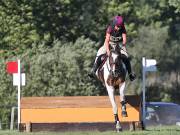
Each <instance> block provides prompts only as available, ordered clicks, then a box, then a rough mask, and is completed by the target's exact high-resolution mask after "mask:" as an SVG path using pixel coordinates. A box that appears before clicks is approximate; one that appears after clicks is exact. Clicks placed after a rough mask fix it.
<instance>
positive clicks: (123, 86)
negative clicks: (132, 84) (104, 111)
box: [119, 82, 128, 117]
mask: <svg viewBox="0 0 180 135" xmlns="http://www.w3.org/2000/svg"><path fill="white" fill-rule="evenodd" d="M125 85H126V83H125V82H123V83H122V84H121V86H120V87H119V93H120V100H121V106H122V107H121V109H122V112H121V114H122V116H123V117H127V116H128V115H127V111H126V101H125V96H124V90H125Z"/></svg>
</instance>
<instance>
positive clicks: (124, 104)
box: [121, 101, 127, 117]
mask: <svg viewBox="0 0 180 135" xmlns="http://www.w3.org/2000/svg"><path fill="white" fill-rule="evenodd" d="M121 106H122V107H121V109H122V112H121V114H122V117H127V111H126V102H125V101H121Z"/></svg>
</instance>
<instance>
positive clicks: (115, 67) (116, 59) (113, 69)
mask: <svg viewBox="0 0 180 135" xmlns="http://www.w3.org/2000/svg"><path fill="white" fill-rule="evenodd" d="M120 62H121V53H120V50H119V49H112V50H111V51H110V56H109V65H110V73H111V75H112V76H113V77H118V73H119V72H118V71H119V65H120Z"/></svg>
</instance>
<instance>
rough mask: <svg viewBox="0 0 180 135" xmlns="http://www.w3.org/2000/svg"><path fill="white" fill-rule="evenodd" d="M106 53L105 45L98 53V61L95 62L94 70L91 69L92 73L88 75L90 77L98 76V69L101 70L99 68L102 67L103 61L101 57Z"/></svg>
mask: <svg viewBox="0 0 180 135" xmlns="http://www.w3.org/2000/svg"><path fill="white" fill-rule="evenodd" d="M105 53H106V48H105V46H104V45H103V46H102V47H101V48H99V50H98V52H97V56H96V59H95V61H94V65H93V68H92V69H91V73H90V74H88V75H89V77H92V78H93V77H95V76H96V71H97V69H98V68H99V66H100V65H101V63H102V61H101V56H102V55H103V54H105Z"/></svg>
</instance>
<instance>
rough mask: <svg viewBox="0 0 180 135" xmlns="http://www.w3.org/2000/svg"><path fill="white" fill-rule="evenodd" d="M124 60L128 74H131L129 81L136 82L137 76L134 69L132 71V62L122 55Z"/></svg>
mask: <svg viewBox="0 0 180 135" xmlns="http://www.w3.org/2000/svg"><path fill="white" fill-rule="evenodd" d="M122 60H123V62H124V64H125V66H126V69H127V71H128V74H129V79H130V80H131V81H134V80H135V79H136V75H135V74H134V73H132V69H131V63H130V60H129V58H128V57H127V56H125V55H122Z"/></svg>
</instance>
